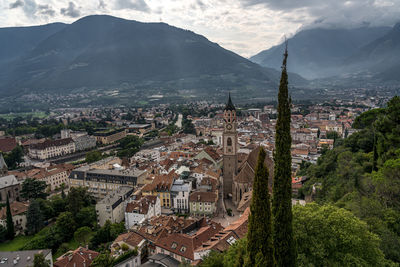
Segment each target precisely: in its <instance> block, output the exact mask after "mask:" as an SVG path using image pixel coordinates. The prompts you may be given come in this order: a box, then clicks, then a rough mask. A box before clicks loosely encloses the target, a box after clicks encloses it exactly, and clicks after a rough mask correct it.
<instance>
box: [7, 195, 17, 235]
mask: <svg viewBox="0 0 400 267" xmlns="http://www.w3.org/2000/svg"><path fill="white" fill-rule="evenodd" d="M6 226H7V239H14V235H15V232H14V221H13V218H12V214H11V208H10V200H9V198H8V195H7V201H6Z"/></svg>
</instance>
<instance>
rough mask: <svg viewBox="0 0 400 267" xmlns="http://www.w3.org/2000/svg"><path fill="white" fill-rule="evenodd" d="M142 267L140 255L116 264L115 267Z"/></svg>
mask: <svg viewBox="0 0 400 267" xmlns="http://www.w3.org/2000/svg"><path fill="white" fill-rule="evenodd" d="M139 266H142V265H141V259H140V255H133V256H131V257H129V258H127V259H126V260H124V261H121V262H119V263H117V264H114V265H113V267H139Z"/></svg>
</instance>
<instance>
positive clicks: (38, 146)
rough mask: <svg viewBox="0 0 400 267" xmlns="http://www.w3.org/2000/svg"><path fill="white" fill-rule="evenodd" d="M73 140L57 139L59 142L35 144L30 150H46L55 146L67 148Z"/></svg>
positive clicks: (47, 141) (48, 141)
mask: <svg viewBox="0 0 400 267" xmlns="http://www.w3.org/2000/svg"><path fill="white" fill-rule="evenodd" d="M72 142H73V140H72V138H64V139H57V140H46V141H44V142H42V143H38V144H33V145H31V146H30V148H32V149H39V150H42V149H46V148H48V147H54V146H65V145H67V144H70V143H72Z"/></svg>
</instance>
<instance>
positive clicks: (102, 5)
mask: <svg viewBox="0 0 400 267" xmlns="http://www.w3.org/2000/svg"><path fill="white" fill-rule="evenodd" d="M98 7H99V8H100V9H106V7H107V5H106V3H104V0H99V6H98Z"/></svg>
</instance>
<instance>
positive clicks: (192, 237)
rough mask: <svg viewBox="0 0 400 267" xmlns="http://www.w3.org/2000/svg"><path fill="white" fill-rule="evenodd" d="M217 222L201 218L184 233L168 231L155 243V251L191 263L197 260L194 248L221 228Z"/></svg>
mask: <svg viewBox="0 0 400 267" xmlns="http://www.w3.org/2000/svg"><path fill="white" fill-rule="evenodd" d="M222 229H223V228H222V226H221V224H219V223H216V222H213V221H211V220H209V219H206V218H202V219H201V220H199V221H197V223H196V225H195V227H194V228H192V229H190V231H189V232H186V233H177V232H175V233H168V234H166V236H165V237H162V238H160V239H159V240H157V242H156V243H155V246H156V250H155V252H156V253H161V254H167V255H170V256H171V257H173V258H174V259H176V260H178V261H179V262H181V263H185V262H187V263H192V262H195V261H196V260H199V259H197V258H196V257H195V250H196V249H197V248H199V247H201V246H202V245H203V243H205V242H207V241H208V240H209V239H210V238H211V237H213V236H214V235H215V234H217V233H218V232H220V231H221V230H222Z"/></svg>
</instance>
